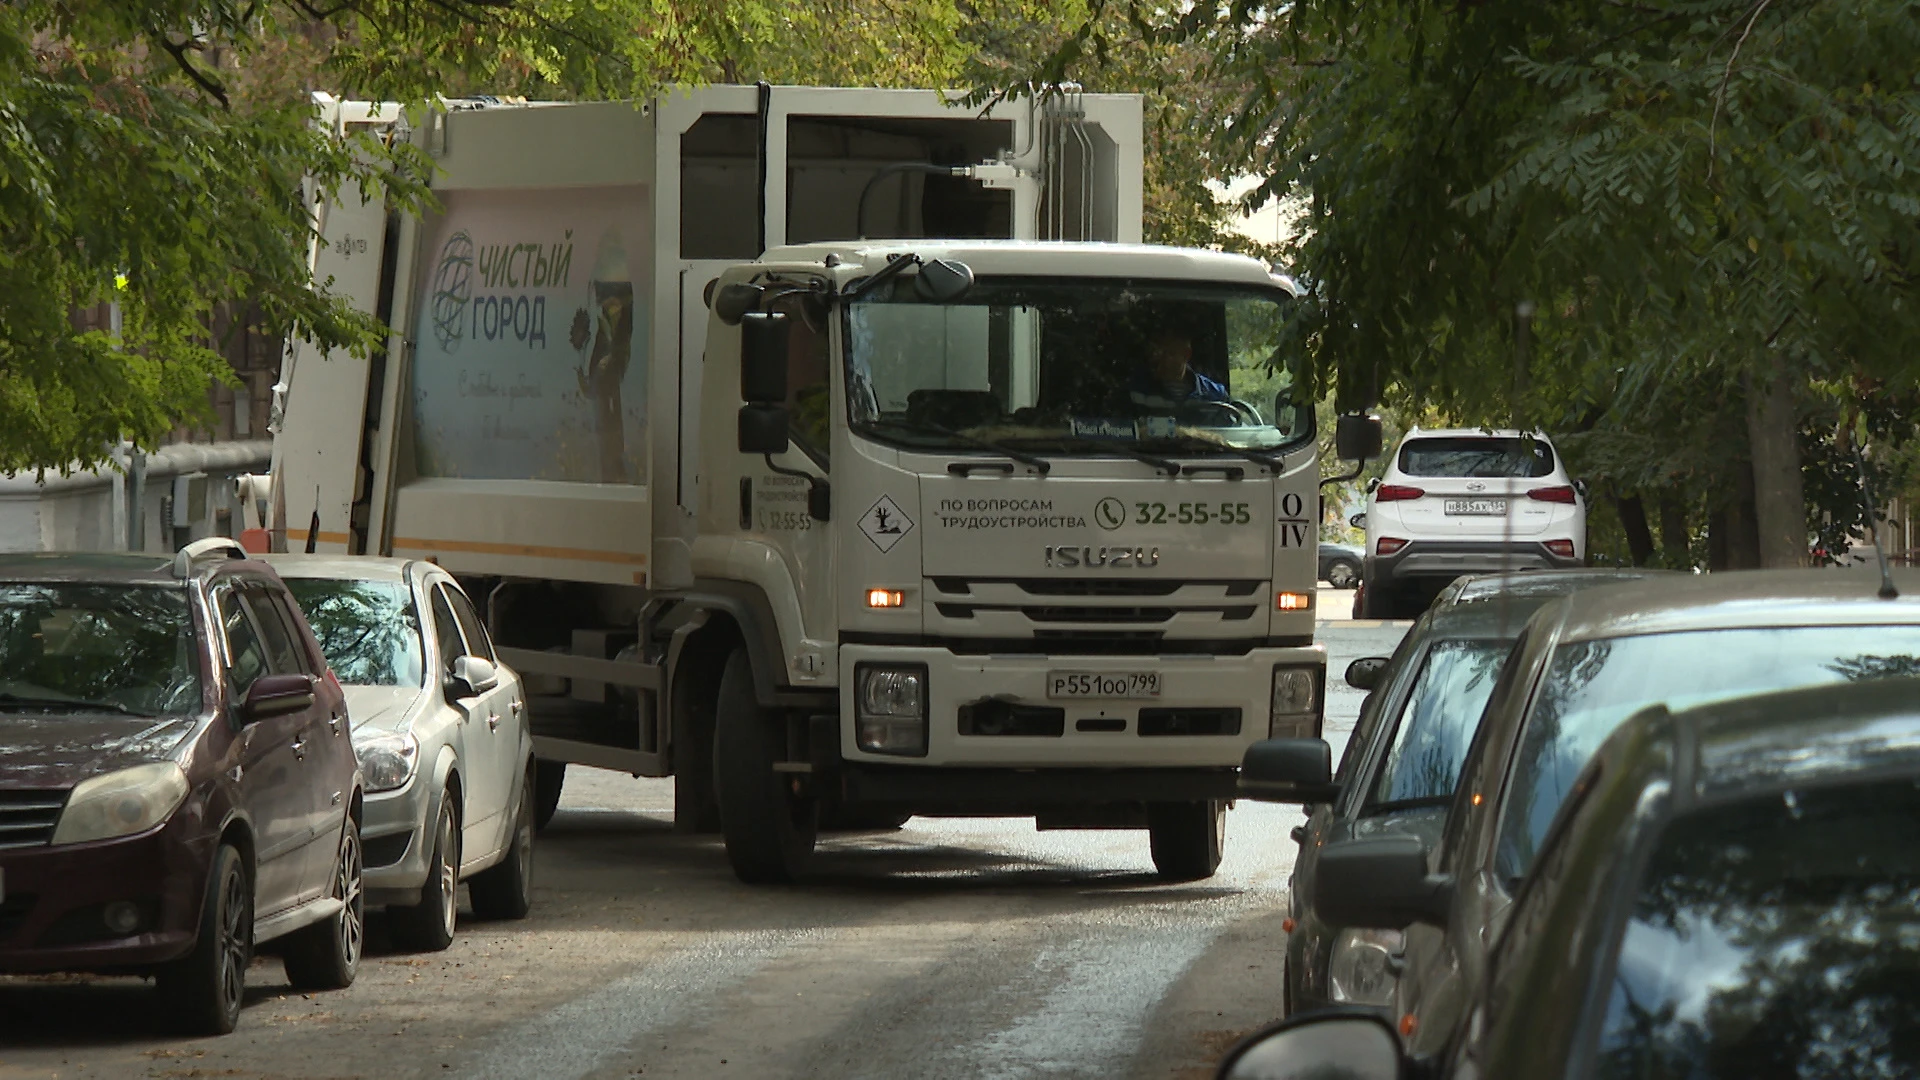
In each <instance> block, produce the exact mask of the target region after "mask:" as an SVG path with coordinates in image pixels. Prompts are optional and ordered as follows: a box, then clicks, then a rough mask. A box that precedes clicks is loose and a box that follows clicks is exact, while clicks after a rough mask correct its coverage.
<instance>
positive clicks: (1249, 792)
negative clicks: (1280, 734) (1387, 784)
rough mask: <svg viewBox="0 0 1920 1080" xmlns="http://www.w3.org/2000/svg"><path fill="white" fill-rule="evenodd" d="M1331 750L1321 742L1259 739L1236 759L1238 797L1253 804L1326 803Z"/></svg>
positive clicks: (1334, 788) (1331, 794)
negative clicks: (1237, 763)
mask: <svg viewBox="0 0 1920 1080" xmlns="http://www.w3.org/2000/svg"><path fill="white" fill-rule="evenodd" d="M1339 794H1340V785H1338V784H1336V783H1334V782H1333V748H1332V747H1331V746H1328V745H1327V741H1326V740H1325V739H1262V740H1260V741H1259V742H1257V743H1254V744H1253V745H1252V746H1249V747H1247V752H1246V754H1245V755H1243V756H1242V757H1241V759H1240V795H1241V797H1242V798H1247V799H1252V800H1254V801H1255V802H1277V803H1301V804H1303V805H1312V804H1314V803H1330V802H1332V801H1333V800H1334V799H1335V798H1336V797H1338V796H1339Z"/></svg>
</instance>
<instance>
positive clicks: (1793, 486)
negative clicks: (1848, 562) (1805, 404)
mask: <svg viewBox="0 0 1920 1080" xmlns="http://www.w3.org/2000/svg"><path fill="white" fill-rule="evenodd" d="M1747 444H1748V446H1749V447H1750V448H1751V450H1752V459H1753V505H1754V523H1755V529H1756V533H1757V539H1758V543H1759V565H1761V566H1764V567H1767V568H1769V569H1780V568H1789V567H1796V566H1805V565H1807V495H1806V486H1805V482H1804V479H1803V477H1802V476H1801V473H1800V411H1799V408H1798V405H1797V403H1796V402H1795V400H1794V378H1793V374H1792V372H1790V371H1789V370H1788V369H1787V365H1786V364H1785V363H1783V362H1781V361H1780V360H1779V359H1778V358H1772V359H1771V362H1769V363H1767V364H1764V365H1763V366H1762V368H1761V370H1760V371H1758V372H1755V373H1754V374H1753V375H1751V376H1749V378H1748V380H1747Z"/></svg>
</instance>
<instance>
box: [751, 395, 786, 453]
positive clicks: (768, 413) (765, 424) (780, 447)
mask: <svg viewBox="0 0 1920 1080" xmlns="http://www.w3.org/2000/svg"><path fill="white" fill-rule="evenodd" d="M787 445H788V438H787V407H786V406H785V405H742V406H740V452H741V453H743V454H784V453H786V452H787Z"/></svg>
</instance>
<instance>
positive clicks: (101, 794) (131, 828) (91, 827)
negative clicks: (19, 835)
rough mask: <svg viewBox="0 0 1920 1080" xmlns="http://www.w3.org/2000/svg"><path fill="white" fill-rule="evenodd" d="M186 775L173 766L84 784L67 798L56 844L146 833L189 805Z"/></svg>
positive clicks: (113, 774) (56, 831) (144, 768)
mask: <svg viewBox="0 0 1920 1080" xmlns="http://www.w3.org/2000/svg"><path fill="white" fill-rule="evenodd" d="M187 790H188V788H187V774H186V772H185V771H183V770H182V769H181V768H180V766H179V765H177V764H175V763H174V762H171V761H157V762H155V763H153V764H152V765H136V766H134V767H133V768H131V769H121V770H120V771H119V772H110V773H107V774H106V775H105V776H96V777H93V778H92V779H89V780H82V781H80V783H79V784H78V785H77V786H75V787H74V789H73V794H72V795H69V796H67V808H66V809H65V810H62V811H61V812H60V823H59V824H58V825H55V826H54V827H53V842H54V843H56V844H78V843H82V842H83V841H87V840H111V839H113V838H114V837H116V836H132V835H133V834H134V833H137V832H145V831H147V830H148V829H151V828H153V827H154V826H155V825H158V824H160V823H161V822H163V821H165V820H167V817H168V815H170V814H172V813H173V812H174V811H175V810H176V809H178V808H179V806H180V804H181V803H183V802H185V801H186V800H187Z"/></svg>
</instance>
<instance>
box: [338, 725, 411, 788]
mask: <svg viewBox="0 0 1920 1080" xmlns="http://www.w3.org/2000/svg"><path fill="white" fill-rule="evenodd" d="M353 752H354V754H355V756H357V757H358V758H359V759H360V775H361V776H363V777H365V778H366V781H367V792H368V793H369V794H371V793H373V792H376V791H392V790H393V789H394V788H399V787H405V786H407V781H409V780H411V779H413V770H414V769H415V768H417V767H418V766H419V764H420V743H419V742H418V740H416V739H414V737H413V736H412V735H411V734H402V735H376V736H374V737H373V738H370V739H356V740H354V744H353Z"/></svg>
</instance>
